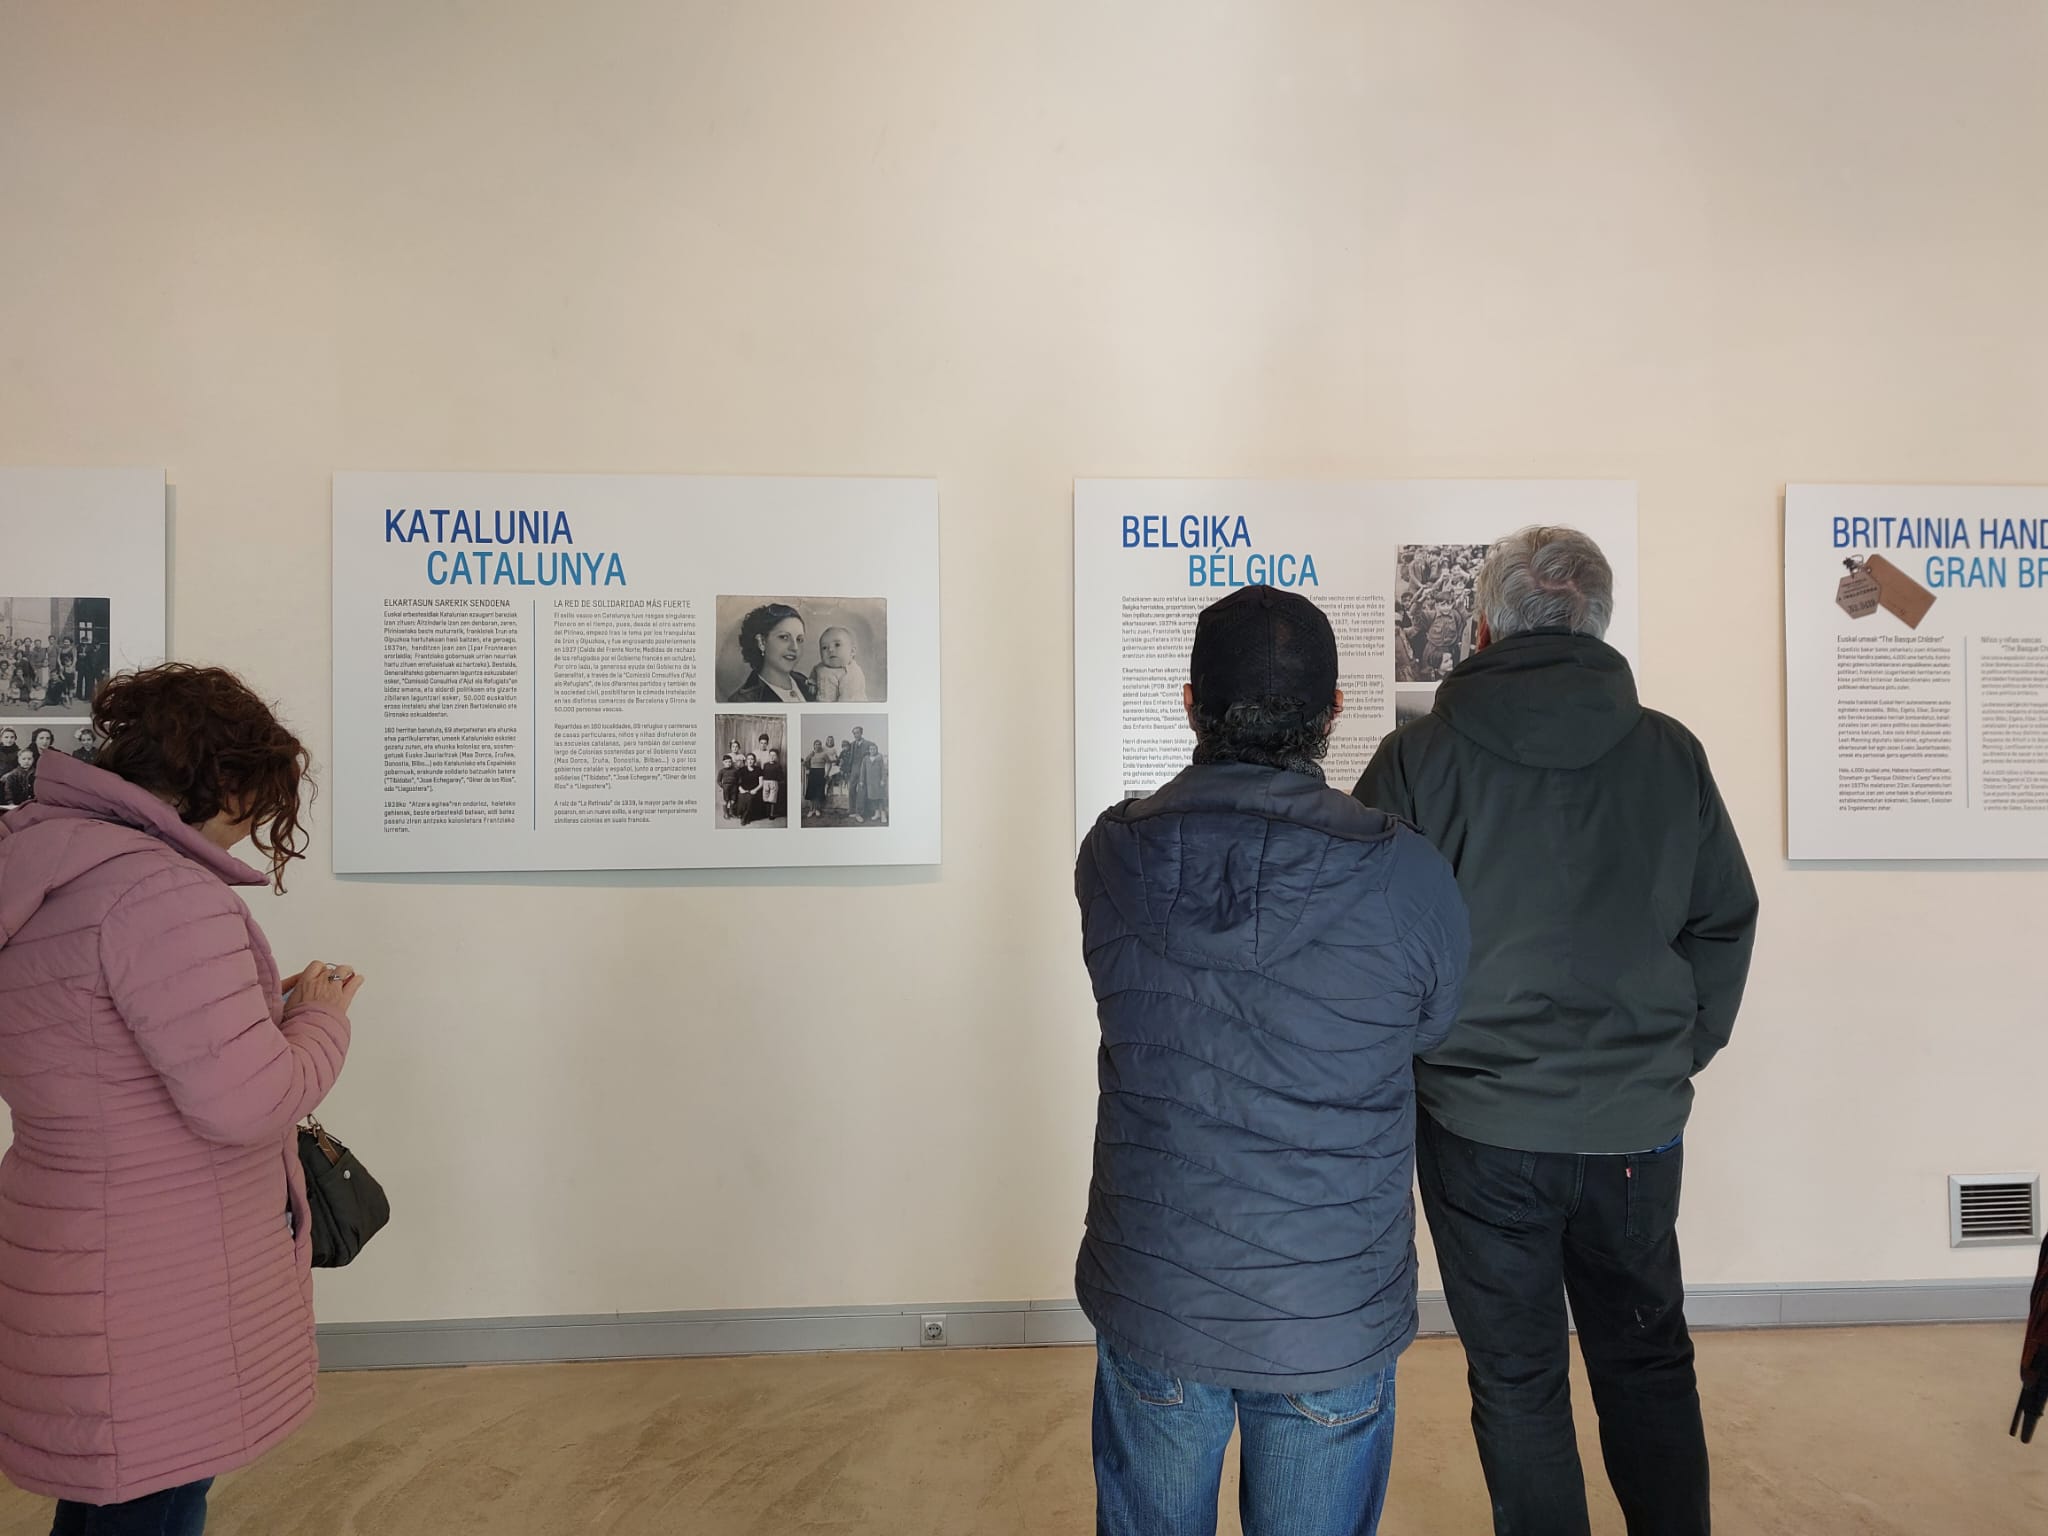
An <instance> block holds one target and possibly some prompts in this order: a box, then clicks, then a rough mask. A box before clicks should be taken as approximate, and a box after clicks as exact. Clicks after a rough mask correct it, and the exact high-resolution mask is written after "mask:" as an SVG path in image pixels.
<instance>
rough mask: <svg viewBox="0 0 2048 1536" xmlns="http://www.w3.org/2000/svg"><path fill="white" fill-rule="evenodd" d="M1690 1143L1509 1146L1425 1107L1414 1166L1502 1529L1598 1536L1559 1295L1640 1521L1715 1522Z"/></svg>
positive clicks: (1631, 1521)
mask: <svg viewBox="0 0 2048 1536" xmlns="http://www.w3.org/2000/svg"><path fill="white" fill-rule="evenodd" d="M1684 1162H1685V1149H1684V1148H1683V1147H1682V1146H1673V1147H1671V1148H1670V1149H1669V1150H1665V1151H1658V1152H1647V1153H1637V1154H1634V1155H1632V1156H1627V1157H1578V1156H1571V1155H1568V1154H1564V1153H1552V1152H1513V1151H1509V1150H1507V1149H1505V1148H1502V1147H1490V1146H1486V1145H1485V1144H1483V1143H1481V1142H1476V1141H1468V1140H1466V1139H1465V1138H1464V1137H1462V1136H1458V1135H1455V1134H1453V1133H1452V1132H1450V1131H1447V1130H1445V1129H1444V1128H1443V1127H1442V1126H1440V1125H1438V1124H1437V1123H1436V1122H1435V1121H1433V1120H1431V1119H1430V1118H1429V1116H1428V1115H1426V1114H1425V1115H1423V1116H1422V1117H1421V1120H1420V1123H1419V1124H1418V1126H1417V1127H1416V1165H1417V1171H1418V1173H1419V1175H1420V1180H1421V1184H1422V1207H1423V1209H1424V1210H1425V1211H1426V1212H1428V1214H1429V1230H1430V1235H1431V1236H1432V1237H1433V1238H1434V1239H1435V1241H1436V1253H1437V1262H1438V1264H1439V1266H1440V1267H1441V1268H1442V1270H1443V1277H1444V1296H1445V1299H1446V1300H1447V1301H1449V1303H1450V1306H1451V1320H1452V1321H1453V1322H1454V1323H1456V1324H1457V1327H1458V1337H1459V1339H1460V1340H1461V1341H1462V1342H1463V1344H1464V1346H1465V1361H1466V1365H1467V1367H1468V1379H1469V1380H1470V1382H1471V1387H1472V1432H1473V1434H1474V1436H1475V1437H1476V1438H1477V1440H1478V1442H1479V1461H1480V1465H1481V1466H1482V1467H1483V1468H1484V1469H1485V1472H1486V1487H1487V1491H1488V1492H1489V1493H1490V1494H1491V1495H1492V1497H1493V1528H1494V1531H1495V1532H1496V1533H1497V1536H1586V1533H1587V1529H1588V1527H1587V1519H1586V1485H1585V1476H1584V1474H1583V1473H1582V1472H1581V1470H1580V1467H1579V1451H1578V1440H1577V1438H1576V1436H1575V1435H1574V1434H1573V1431H1572V1401H1571V1354H1570V1349H1571V1346H1570V1341H1569V1339H1568V1338H1567V1336H1566V1329H1567V1317H1566V1313H1565V1300H1566V1298H1567V1297H1569V1298H1570V1300H1571V1313H1570V1321H1571V1322H1574V1323H1576V1324H1577V1326H1578V1331H1579V1352H1580V1354H1582V1355H1583V1356H1584V1357H1585V1361H1586V1375H1587V1377H1588V1379H1589V1380H1590V1381H1591V1383H1592V1387H1593V1406H1594V1408H1595V1409H1596V1410H1597V1411H1598V1413H1599V1415H1600V1451H1601V1455H1602V1457H1603V1458H1604V1459H1605V1461H1606V1463H1607V1478H1608V1481H1609V1482H1610V1483H1612V1484H1613V1485H1614V1495H1615V1498H1616V1499H1617V1500H1618V1501H1619V1502H1620V1504H1621V1510H1622V1514H1623V1516H1624V1518H1625V1519H1626V1520H1627V1522H1628V1529H1629V1536H1705V1533H1706V1531H1707V1528H1708V1497H1707V1439H1706V1432H1705V1430H1704V1429H1703V1428H1702V1427H1701V1424H1700V1396H1699V1387H1698V1384H1697V1382H1696V1380H1695V1379H1694V1376H1693V1365H1692V1336H1691V1335H1690V1334H1689V1333H1688V1332H1687V1331H1686V1327H1685V1282H1684V1280H1683V1279H1682V1278H1681V1276H1680V1274H1679V1265H1678V1234H1677V1222H1678V1191H1679V1184H1680V1181H1681V1176H1682V1173H1683V1169H1684Z"/></svg>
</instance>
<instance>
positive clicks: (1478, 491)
mask: <svg viewBox="0 0 2048 1536" xmlns="http://www.w3.org/2000/svg"><path fill="white" fill-rule="evenodd" d="M1538 523H1543V524H1551V525H1564V526H1567V527H1572V528H1577V529H1579V530H1580V531H1581V532H1583V533H1586V534H1588V535H1590V536H1591V537H1592V538H1593V539H1594V540H1595V541H1596V542H1597V543H1598V544H1599V545H1600V548H1601V550H1602V552H1603V553H1604V554H1605V555H1606V556H1607V559H1608V562H1609V564H1610V565H1612V566H1613V568H1614V585H1615V611H1614V620H1613V624H1612V626H1611V627H1610V629H1609V630H1608V635H1607V638H1608V640H1609V642H1610V643H1612V644H1613V645H1614V647H1615V648H1616V649H1617V650H1619V651H1620V652H1621V653H1622V654H1623V655H1624V656H1627V657H1628V658H1629V660H1630V661H1631V662H1633V661H1634V660H1635V656H1636V635H1637V614H1636V491H1635V486H1634V485H1633V484H1632V483H1629V482H1626V481H1614V480H1387V481H1364V482H1352V483H1335V482H1331V483H1322V482H1308V481H1259V480H1081V481H1077V482H1076V483H1075V486H1074V730H1075V749H1074V778H1075V795H1076V805H1075V818H1076V835H1077V836H1085V835H1086V834H1087V831H1088V828H1089V827H1090V826H1092V825H1093V824H1094V821H1095V818H1096V817H1097V816H1099V815H1100V814H1101V813H1102V811H1103V809H1104V808H1105V807H1107V806H1110V805H1114V804H1116V803H1117V802H1118V801H1120V800H1123V799H1126V798H1128V797H1130V796H1133V795H1144V794H1150V793H1151V792H1152V791H1153V790H1154V789H1156V788H1158V787H1159V785H1161V784H1163V783H1164V782H1166V780H1167V779H1169V778H1171V777H1172V776H1173V774H1174V773H1176V772H1178V771H1179V770H1180V768H1182V767H1184V766H1186V764H1187V762H1188V758H1189V752H1190V750H1191V748H1192V746H1193V739H1192V737H1191V736H1190V735H1189V732H1188V727H1187V721H1186V719H1185V717H1184V716H1183V714H1182V708H1181V698H1180V690H1181V685H1182V684H1183V683H1184V682H1186V681H1187V663H1188V652H1189V648H1190V647H1191V645H1192V644H1193V640H1194V632H1195V619H1196V616H1197V615H1198V614H1199V613H1200V612H1201V610H1202V609H1203V608H1204V607H1206V606H1207V605H1208V604H1210V603H1212V602H1215V601H1217V600H1218V599H1219V598H1222V597H1225V596H1227V595H1228V594H1229V592H1230V591H1232V590H1233V589H1235V588H1237V587H1240V586H1245V585H1250V584H1255V583H1261V582H1263V583H1265V584H1267V585H1270V586H1276V587H1284V588H1288V589H1290V590H1294V591H1298V592H1299V593H1301V594H1302V595H1303V596H1304V597H1307V598H1309V599H1311V600H1312V601H1314V602H1315V603H1317V604H1318V605H1319V606H1321V607H1322V608H1323V610H1324V611H1325V612H1326V613H1327V614H1328V615H1329V616H1330V620H1331V624H1332V626H1333V628H1334V629H1335V630H1336V633H1337V647H1338V652H1339V664H1340V669H1341V676H1340V678H1339V682H1340V685H1341V686H1342V688H1343V690H1344V713H1343V715H1342V716H1341V717H1340V718H1339V720H1338V723H1337V729H1336V731H1335V732H1334V734H1333V737H1332V740H1331V744H1330V754H1329V757H1328V759H1327V760H1326V762H1325V770H1326V772H1327V773H1328V775H1329V779H1330V782H1331V784H1333V785H1334V786H1336V787H1337V788H1340V789H1346V790H1348V789H1350V788H1351V787H1352V785H1353V784H1355V783H1356V782H1357V780H1358V776H1359V774H1360V773H1361V772H1362V771H1363V770H1364V768H1365V765H1366V763H1367V762H1368V761H1369V760H1370V758H1371V756H1372V753H1373V751H1374V749H1375V748H1377V747H1378V745H1379V743H1380V742H1381V740H1382V739H1384V738H1385V736H1386V735H1387V733H1388V732H1390V731H1392V730H1393V729H1394V726H1395V724H1396V722H1397V720H1403V719H1407V718H1410V717H1411V716H1412V715H1413V714H1415V713H1418V712H1426V711H1427V709H1428V707H1429V704H1430V701H1431V700H1432V699H1433V698H1434V696H1435V690H1436V684H1437V682H1438V681H1439V680H1440V679H1441V677H1442V676H1443V675H1444V673H1445V671H1446V670H1447V668H1448V667H1449V666H1450V665H1454V664H1455V662H1456V660H1457V659H1458V657H1459V655H1460V654H1462V653H1465V652H1468V651H1469V649H1470V646H1471V644H1472V634H1471V618H1472V615H1471V611H1470V592H1471V578H1472V575H1473V574H1474V572H1475V570H1476V567H1477V563H1478V560H1479V558H1480V557H1481V556H1482V555H1483V553H1484V550H1485V549H1486V547H1487V546H1489V545H1491V544H1492V543H1494V541H1496V540H1498V539H1500V538H1502V537H1504V536H1505V535H1507V534H1510V533H1513V532H1514V531H1516V530H1517V529H1520V528H1525V527H1528V526H1530V525H1532V524H1538ZM1439 592H1441V593H1443V594H1444V595H1443V596H1442V597H1441V598H1438V597H1436V596H1434V595H1433V594H1436V593H1439ZM1445 610H1449V611H1452V612H1454V613H1455V614H1457V616H1458V617H1457V621H1456V622H1453V623H1447V622H1446V621H1445V620H1444V619H1443V617H1442V614H1443V612H1444V611H1445ZM1432 615H1435V616H1436V617H1435V618H1434V619H1432ZM1404 620H1405V621H1406V623H1405V627H1404ZM1432 624H1438V625H1444V626H1445V629H1446V631H1447V633H1440V634H1438V635H1437V636H1436V637H1434V638H1433V637H1432V635H1431V633H1430V630H1431V626H1432ZM1397 647H1400V648H1403V655H1402V656H1401V657H1400V658H1397Z"/></svg>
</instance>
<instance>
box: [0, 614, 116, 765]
mask: <svg viewBox="0 0 2048 1536" xmlns="http://www.w3.org/2000/svg"><path fill="white" fill-rule="evenodd" d="M112 607H113V605H112V604H111V603H110V602H109V601H108V600H107V599H106V598H104V597H0V717H5V718H12V719H18V720H27V719H44V718H56V719H60V720H85V719H90V718H91V716H92V695H93V690H94V689H96V688H97V687H99V685H100V684H101V683H103V682H105V681H106V680H107V666H108V656H109V650H108V620H109V616H110V613H111V610H112ZM67 745H68V743H67Z"/></svg>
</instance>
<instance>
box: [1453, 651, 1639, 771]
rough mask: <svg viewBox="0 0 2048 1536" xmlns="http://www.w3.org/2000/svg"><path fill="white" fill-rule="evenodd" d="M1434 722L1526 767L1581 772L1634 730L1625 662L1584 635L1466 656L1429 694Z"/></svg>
mask: <svg viewBox="0 0 2048 1536" xmlns="http://www.w3.org/2000/svg"><path fill="white" fill-rule="evenodd" d="M1434 713H1435V714H1436V716H1437V718H1438V719H1440V720H1441V721H1443V723H1444V724H1445V725H1447V726H1449V727H1450V728H1451V729H1452V730H1454V731H1456V732H1457V733H1458V734H1459V735H1460V736H1463V737H1465V738H1466V739H1467V740H1469V741H1472V742H1476V743H1477V744H1478V745H1479V746H1482V747H1484V748H1485V749H1486V750H1487V751H1489V752H1492V753H1494V754H1495V755H1496V756H1499V757H1504V758H1506V759H1507V760H1508V761H1509V762H1513V763H1521V764H1523V765H1524V766H1526V767H1530V768H1586V767H1590V766H1591V765H1592V764H1594V763H1597V762H1598V761H1599V760H1600V759H1601V758H1603V757H1605V756H1606V755H1607V754H1608V753H1609V752H1611V751H1613V750H1614V748H1615V747H1617V746H1618V745H1620V743H1621V741H1622V739H1623V738H1624V737H1626V736H1627V735H1628V733H1629V732H1630V731H1632V730H1634V729H1635V728H1636V723H1637V722H1638V721H1639V720H1641V719H1642V717H1643V706H1642V703H1641V701H1640V700H1639V699H1638V698H1637V697H1636V680H1635V676H1634V674H1633V673H1631V672H1630V671H1629V666H1628V661H1627V659H1626V658H1625V657H1623V656H1622V654H1621V653H1620V652H1619V651H1617V650H1615V649H1614V647H1613V646H1611V645H1608V644H1607V643H1606V642H1604V641H1600V640H1595V639H1593V638H1592V637H1591V636H1590V635H1574V634H1569V633H1567V632H1565V631H1563V630H1537V631H1535V632H1534V633H1532V634H1526V635H1516V636H1515V637H1514V638H1513V639H1512V640H1501V641H1497V642H1496V643H1494V644H1493V645H1490V646H1488V647H1487V648H1486V649H1485V650H1483V651H1481V652H1479V654H1478V655H1476V656H1472V657H1468V658H1467V659H1466V660H1465V662H1464V663H1463V664H1462V665H1461V666H1459V668H1458V669H1457V671H1455V672H1453V673H1452V674H1451V675H1450V676H1449V677H1447V678H1445V679H1444V681H1443V683H1442V685H1441V686H1440V687H1439V688H1438V689H1437V693H1436V709H1435V711H1434Z"/></svg>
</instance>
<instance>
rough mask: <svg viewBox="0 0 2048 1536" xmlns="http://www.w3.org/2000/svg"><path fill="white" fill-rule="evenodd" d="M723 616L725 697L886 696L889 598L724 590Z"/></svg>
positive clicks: (814, 700) (860, 700)
mask: <svg viewBox="0 0 2048 1536" xmlns="http://www.w3.org/2000/svg"><path fill="white" fill-rule="evenodd" d="M717 622H718V636H719V642H718V660H717V691H718V701H719V702H720V703H721V704H880V703H886V702H887V700H888V697H889V604H888V600H887V599H886V598H879V597H739V596H731V597H720V598H719V599H718V620H717ZM801 745H802V743H801V742H796V743H792V747H793V748H799V747H801ZM790 755H791V756H795V755H796V754H795V753H794V752H792V754H790Z"/></svg>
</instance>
